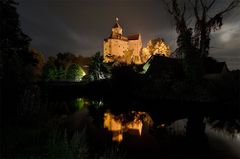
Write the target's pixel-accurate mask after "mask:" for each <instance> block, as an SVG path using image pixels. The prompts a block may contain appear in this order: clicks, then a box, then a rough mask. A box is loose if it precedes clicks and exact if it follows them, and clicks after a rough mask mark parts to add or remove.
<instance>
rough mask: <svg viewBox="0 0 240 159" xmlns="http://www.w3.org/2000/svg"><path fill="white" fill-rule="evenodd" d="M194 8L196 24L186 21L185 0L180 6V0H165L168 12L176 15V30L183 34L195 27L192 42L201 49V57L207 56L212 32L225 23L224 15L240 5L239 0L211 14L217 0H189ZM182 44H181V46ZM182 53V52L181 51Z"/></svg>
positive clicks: (232, 1) (232, 0)
mask: <svg viewBox="0 0 240 159" xmlns="http://www.w3.org/2000/svg"><path fill="white" fill-rule="evenodd" d="M187 2H188V3H189V4H190V5H191V7H192V8H193V13H194V16H195V17H194V18H195V24H194V26H190V24H188V25H187V23H186V17H185V16H186V15H185V13H186V3H185V1H184V2H183V7H182V8H181V7H180V5H179V4H180V2H179V1H178V0H170V3H169V2H167V1H166V0H164V3H165V5H166V7H167V9H168V12H169V13H170V14H171V15H172V16H173V17H174V20H175V24H176V31H177V33H178V34H179V36H181V35H182V34H185V33H186V31H187V30H189V29H192V28H194V35H192V38H191V43H192V44H193V45H194V46H195V47H196V48H197V49H198V50H199V53H200V56H201V57H207V56H208V54H209V48H210V34H211V32H212V31H216V30H218V29H220V28H221V26H222V25H223V16H224V15H225V14H226V13H227V12H229V11H231V10H232V9H234V8H236V7H237V6H238V5H239V2H240V1H239V0H231V1H230V3H228V5H226V7H225V8H224V9H223V10H221V11H218V12H216V13H214V14H213V16H212V15H211V14H212V13H211V14H210V12H211V9H212V8H213V6H214V4H215V3H216V0H188V1H187ZM180 47H181V46H179V48H180ZM180 53H181V52H180Z"/></svg>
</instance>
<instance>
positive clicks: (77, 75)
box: [66, 64, 85, 81]
mask: <svg viewBox="0 0 240 159" xmlns="http://www.w3.org/2000/svg"><path fill="white" fill-rule="evenodd" d="M84 75H85V72H84V71H83V69H82V68H81V66H79V65H78V64H71V65H70V66H69V67H68V69H67V73H66V79H68V80H75V81H80V80H82V77H83V76H84Z"/></svg>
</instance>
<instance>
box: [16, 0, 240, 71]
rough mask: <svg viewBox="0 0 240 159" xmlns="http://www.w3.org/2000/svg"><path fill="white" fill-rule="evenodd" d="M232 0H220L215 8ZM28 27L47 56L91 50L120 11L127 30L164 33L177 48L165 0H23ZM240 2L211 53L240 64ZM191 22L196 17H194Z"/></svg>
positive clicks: (23, 18) (24, 21)
mask: <svg viewBox="0 0 240 159" xmlns="http://www.w3.org/2000/svg"><path fill="white" fill-rule="evenodd" d="M229 1H230V0H217V4H216V5H215V8H214V9H216V10H218V9H221V8H223V6H224V4H226V3H228V2H229ZM18 2H19V6H18V12H19V14H20V20H21V26H22V29H23V31H24V32H25V33H26V34H27V35H29V36H30V37H31V38H32V47H34V48H36V49H37V50H38V51H40V52H43V53H44V54H45V55H46V56H47V57H48V56H51V55H56V54H57V53H58V52H72V53H74V54H76V55H83V56H92V55H93V54H94V53H95V52H97V51H101V52H102V45H103V39H104V38H106V37H108V36H109V35H110V33H111V27H112V26H113V25H114V23H115V17H119V20H120V24H121V26H122V28H123V34H125V35H127V34H131V33H141V35H142V39H143V45H144V46H145V45H146V43H147V41H148V40H151V39H154V38H157V37H161V38H163V39H165V41H166V42H167V43H168V44H169V45H170V47H171V49H172V50H175V48H176V39H177V34H176V32H175V26H174V21H173V19H172V17H171V16H170V15H169V14H168V13H167V11H166V10H165V9H164V6H163V3H162V2H161V1H160V0H31V1H30V0H18ZM239 15H240V8H239V7H238V8H236V9H235V10H233V11H231V12H230V13H228V14H226V16H225V17H224V21H223V27H222V29H221V30H219V31H216V32H214V33H213V34H212V36H211V51H210V56H213V57H215V58H217V59H218V60H219V61H226V62H227V65H228V67H229V68H230V69H231V70H232V69H240V16H239ZM189 23H191V21H189Z"/></svg>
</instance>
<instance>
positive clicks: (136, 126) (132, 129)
mask: <svg viewBox="0 0 240 159" xmlns="http://www.w3.org/2000/svg"><path fill="white" fill-rule="evenodd" d="M131 114H132V115H133V117H132V120H127V119H126V118H125V116H124V115H123V114H120V115H118V116H115V115H113V114H111V113H110V112H106V113H104V123H103V125H104V128H106V129H108V130H109V131H111V132H112V135H113V136H112V141H117V142H121V141H122V140H123V133H124V132H127V133H129V134H132V135H137V136H141V134H142V128H143V122H146V123H147V124H148V125H151V124H152V119H151V117H150V116H149V115H148V114H147V113H145V112H135V111H132V112H131ZM142 119H143V120H142Z"/></svg>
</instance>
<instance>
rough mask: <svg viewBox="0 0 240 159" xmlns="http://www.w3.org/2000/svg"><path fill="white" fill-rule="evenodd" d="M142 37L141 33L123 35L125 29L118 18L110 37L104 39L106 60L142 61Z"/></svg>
mask: <svg viewBox="0 0 240 159" xmlns="http://www.w3.org/2000/svg"><path fill="white" fill-rule="evenodd" d="M141 49H142V39H141V34H133V35H128V36H123V29H122V27H121V26H120V24H119V20H118V18H116V23H115V25H114V26H113V27H112V33H111V35H110V37H109V38H106V39H104V44H103V53H104V62H113V61H116V60H117V61H120V62H126V63H129V64H130V63H132V62H134V63H136V64H138V63H139V64H140V63H141V55H140V53H141Z"/></svg>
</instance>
